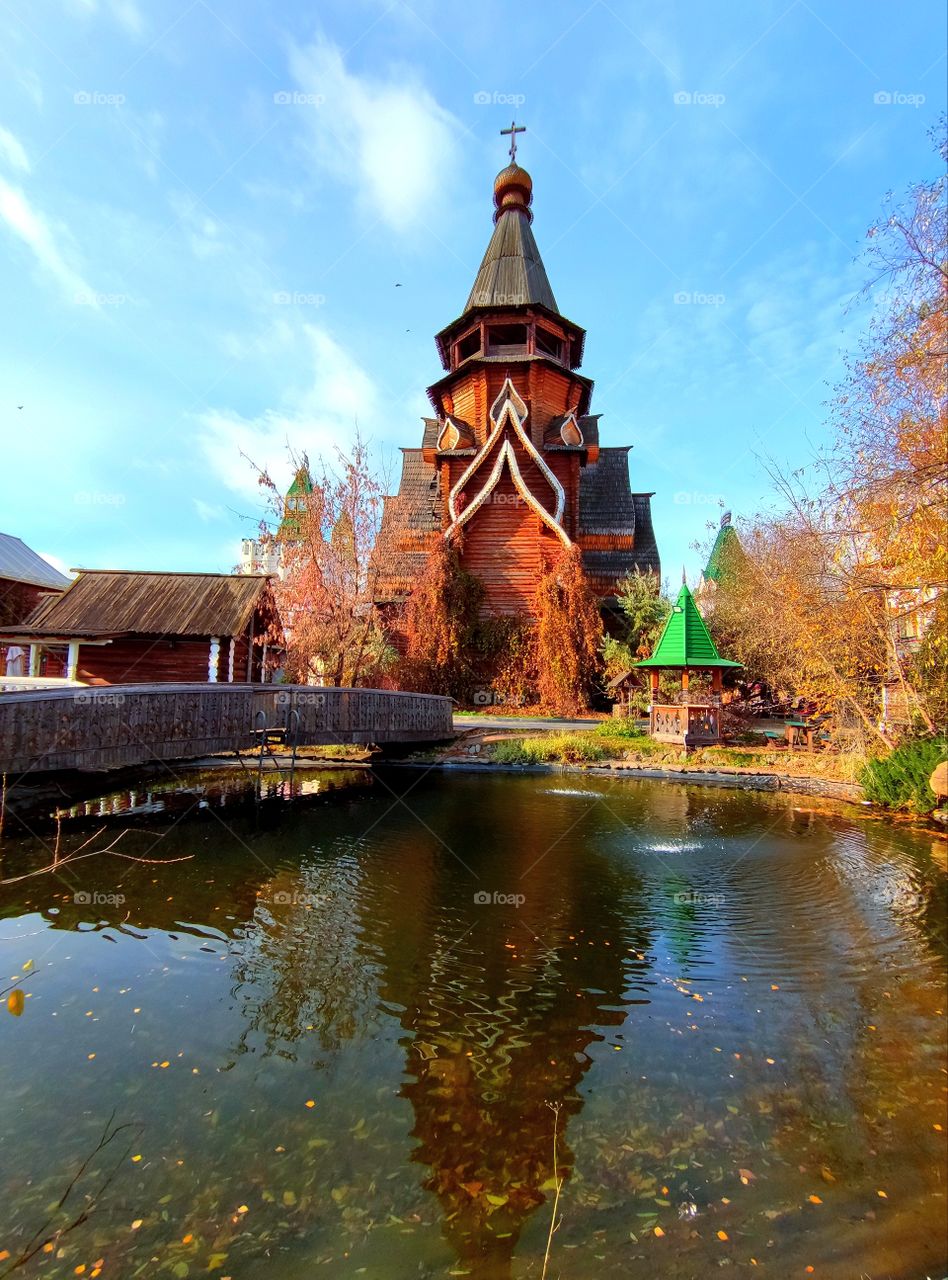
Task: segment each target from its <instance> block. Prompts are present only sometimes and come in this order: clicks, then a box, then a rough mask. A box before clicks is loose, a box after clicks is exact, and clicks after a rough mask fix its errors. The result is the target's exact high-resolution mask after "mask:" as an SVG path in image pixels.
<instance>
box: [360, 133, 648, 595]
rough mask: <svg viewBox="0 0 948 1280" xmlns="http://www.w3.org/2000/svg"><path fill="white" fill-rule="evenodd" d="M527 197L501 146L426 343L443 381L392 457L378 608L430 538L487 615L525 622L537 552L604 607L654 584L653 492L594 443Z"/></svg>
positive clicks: (572, 328)
mask: <svg viewBox="0 0 948 1280" xmlns="http://www.w3.org/2000/svg"><path fill="white" fill-rule="evenodd" d="M508 132H509V130H508ZM532 201H533V182H532V179H531V177H530V175H529V174H528V173H527V171H526V170H525V169H523V168H521V166H520V165H519V164H517V163H516V159H515V147H512V148H511V163H510V164H509V165H508V166H507V167H506V168H505V169H503V170H502V171H501V172H500V173H499V174H498V175H497V178H496V180H495V182H494V206H495V212H494V224H495V225H494V231H493V235H492V237H491V240H490V243H489V245H488V247H487V252H486V253H485V255H484V259H483V261H482V263H481V266H480V270H479V271H478V273H477V277H476V279H475V280H474V285H473V288H472V289H471V292H470V295H469V297H468V299H467V302H466V303H465V305H464V309H463V311H462V312H461V314H460V316H458V318H457V319H456V320H452V321H451V323H450V324H449V325H447V326H446V327H445V328H444V329H442V330H441V332H440V333H439V334H438V335H437V337H436V339H435V341H436V344H437V348H438V354H439V356H440V358H441V363H442V366H443V368H444V371H445V372H444V374H443V376H442V377H441V378H439V379H438V381H436V382H435V383H434V384H433V385H432V386H430V387H429V388H428V397H429V400H430V401H431V406H432V409H433V411H434V416H433V417H430V418H425V419H424V433H423V436H422V441H421V447H420V448H412V449H403V450H402V454H403V461H402V475H401V483H400V487H399V491H398V494H397V495H393V497H391V498H389V499H387V500H386V508H385V514H384V518H383V534H382V537H383V540H386V545H387V546H388V547H389V562H390V564H391V566H392V567H391V569H390V570H389V571H388V572H387V574H386V578H385V581H384V583H383V588H382V590H383V599H385V600H392V601H395V600H398V599H399V598H403V597H404V596H405V595H407V593H408V592H409V591H410V590H411V588H412V586H413V585H414V584H415V583H416V582H417V581H418V578H419V575H420V574H421V573H422V572H423V569H424V564H425V558H426V555H427V552H428V549H429V548H430V546H431V544H432V539H434V538H437V537H445V538H447V539H449V540H451V541H452V542H453V543H454V545H456V546H457V547H458V548H459V550H460V556H461V563H462V566H463V567H464V568H465V569H466V570H467V571H468V572H470V573H472V574H474V575H475V576H476V577H477V578H478V579H479V580H480V582H481V583H482V585H483V587H484V605H483V609H484V613H485V614H487V615H504V614H507V615H510V614H521V615H529V613H530V612H531V609H532V605H533V599H534V593H535V590H536V585H537V581H538V579H539V577H540V575H541V572H542V567H543V562H544V550H545V549H549V550H556V549H558V548H562V547H571V546H574V545H575V546H578V547H579V548H580V551H581V554H582V562H583V566H584V568H585V570H586V573H587V576H588V578H589V580H590V582H591V584H592V586H593V587H594V589H595V591H596V592H597V593H598V595H599V597H600V599H601V600H602V601H603V603H604V604H605V605H609V604H612V605H613V606H614V604H615V599H616V587H617V583H618V582H619V581H620V580H621V579H622V578H623V577H625V576H626V575H627V574H628V573H629V572H630V571H631V570H633V569H635V568H639V569H641V570H644V571H648V572H650V573H654V574H655V575H656V576H658V575H659V574H660V564H659V556H658V548H657V546H656V542H655V534H654V532H653V529H652V516H651V497H652V495H651V493H647V492H633V490H632V487H631V484H630V480H629V466H628V453H629V448H630V446H628V445H622V446H613V447H606V446H603V445H600V442H599V418H600V415H599V414H595V413H593V412H592V408H591V400H592V390H593V384H592V382H591V381H590V379H589V378H587V377H585V376H584V375H583V374H582V373H580V372H579V368H580V365H581V363H582V358H583V345H584V341H585V331H584V330H583V329H581V328H580V327H579V326H578V325H576V324H574V323H573V322H572V321H571V320H568V319H567V318H566V317H565V316H564V315H563V314H562V312H561V311H560V309H559V306H558V305H557V302H556V298H555V297H554V295H553V290H552V288H551V287H550V282H549V280H548V278H547V274H546V269H545V268H544V265H543V261H542V259H541V257H540V251H539V249H538V248H537V243H536V240H535V239H534V236H533V231H532V228H531V224H532V222H533V213H532V210H531V207H530V206H531V204H532ZM393 553H394V554H393Z"/></svg>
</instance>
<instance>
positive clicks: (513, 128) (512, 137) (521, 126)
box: [500, 120, 527, 164]
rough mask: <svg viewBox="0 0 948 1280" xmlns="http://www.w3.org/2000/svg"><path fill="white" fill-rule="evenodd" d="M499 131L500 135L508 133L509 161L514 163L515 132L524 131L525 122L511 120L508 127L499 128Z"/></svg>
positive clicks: (515, 160) (515, 153) (525, 127)
mask: <svg viewBox="0 0 948 1280" xmlns="http://www.w3.org/2000/svg"><path fill="white" fill-rule="evenodd" d="M500 132H501V136H503V135H504V134H508V133H509V134H510V163H511V164H516V163H517V134H518V133H526V132H527V126H526V125H525V124H517V123H516V122H515V121H513V120H511V122H510V128H509V129H501V131H500Z"/></svg>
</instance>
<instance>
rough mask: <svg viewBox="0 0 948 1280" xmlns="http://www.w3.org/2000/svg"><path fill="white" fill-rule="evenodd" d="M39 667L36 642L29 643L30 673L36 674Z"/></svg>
mask: <svg viewBox="0 0 948 1280" xmlns="http://www.w3.org/2000/svg"><path fill="white" fill-rule="evenodd" d="M39 669H40V647H39V645H38V644H31V645H30V675H31V676H38V675H39Z"/></svg>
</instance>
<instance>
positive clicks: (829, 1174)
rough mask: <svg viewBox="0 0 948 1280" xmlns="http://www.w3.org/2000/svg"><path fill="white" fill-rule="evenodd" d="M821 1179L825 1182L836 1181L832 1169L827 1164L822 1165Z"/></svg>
mask: <svg viewBox="0 0 948 1280" xmlns="http://www.w3.org/2000/svg"><path fill="white" fill-rule="evenodd" d="M820 1177H821V1178H822V1179H823V1181H824V1182H835V1181H836V1179H835V1178H834V1177H833V1171H832V1169H830V1168H829V1166H828V1165H825V1164H821V1165H820Z"/></svg>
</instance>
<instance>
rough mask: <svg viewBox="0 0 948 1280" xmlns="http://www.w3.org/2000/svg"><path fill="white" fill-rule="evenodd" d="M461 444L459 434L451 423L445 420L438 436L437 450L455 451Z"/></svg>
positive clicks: (449, 420) (447, 419)
mask: <svg viewBox="0 0 948 1280" xmlns="http://www.w3.org/2000/svg"><path fill="white" fill-rule="evenodd" d="M460 442H461V433H460V431H458V429H457V427H456V426H455V425H454V423H453V422H452V421H451V419H450V418H445V420H444V426H443V427H442V428H441V434H440V435H439V436H438V448H439V449H456V448H457V447H458V445H459V444H460Z"/></svg>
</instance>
